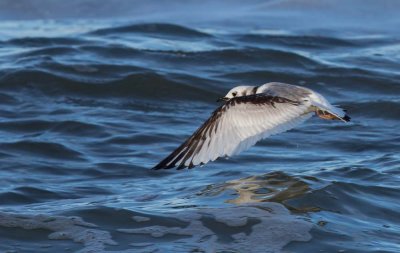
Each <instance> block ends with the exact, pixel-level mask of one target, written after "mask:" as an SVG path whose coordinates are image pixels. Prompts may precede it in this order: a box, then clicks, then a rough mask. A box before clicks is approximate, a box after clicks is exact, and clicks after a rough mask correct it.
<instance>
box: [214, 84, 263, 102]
mask: <svg viewBox="0 0 400 253" xmlns="http://www.w3.org/2000/svg"><path fill="white" fill-rule="evenodd" d="M255 88H256V86H244V85H242V86H237V87H235V88H233V89H231V90H230V91H229V92H228V93H227V94H226V95H225V97H221V98H219V99H218V100H217V101H218V102H219V101H229V100H230V99H232V98H234V97H241V96H248V95H253V94H255V91H256V89H255Z"/></svg>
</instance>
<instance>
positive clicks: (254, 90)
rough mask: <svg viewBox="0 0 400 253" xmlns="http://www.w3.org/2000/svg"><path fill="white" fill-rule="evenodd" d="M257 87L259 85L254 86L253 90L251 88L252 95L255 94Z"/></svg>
mask: <svg viewBox="0 0 400 253" xmlns="http://www.w3.org/2000/svg"><path fill="white" fill-rule="evenodd" d="M258 87H260V86H256V87H254V88H253V90H252V93H253V95H255V94H257V90H258Z"/></svg>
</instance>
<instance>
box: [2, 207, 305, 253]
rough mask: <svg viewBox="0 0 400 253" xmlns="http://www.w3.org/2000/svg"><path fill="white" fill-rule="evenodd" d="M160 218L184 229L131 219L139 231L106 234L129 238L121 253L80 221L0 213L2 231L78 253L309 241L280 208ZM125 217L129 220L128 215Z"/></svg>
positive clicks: (268, 246)
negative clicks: (36, 233)
mask: <svg viewBox="0 0 400 253" xmlns="http://www.w3.org/2000/svg"><path fill="white" fill-rule="evenodd" d="M152 215H155V214H152ZM159 217H160V218H163V217H165V218H166V219H167V220H176V221H178V222H179V224H182V225H179V226H165V225H159V224H157V220H159V219H150V218H148V217H145V216H133V217H132V219H133V220H134V221H135V222H137V223H138V224H140V226H141V227H139V228H138V227H137V226H136V225H135V226H134V228H129V227H128V228H126V226H124V228H118V227H112V228H107V230H109V231H115V230H116V231H118V232H120V233H125V234H131V235H132V238H131V239H129V240H128V241H124V242H121V243H122V244H125V246H128V247H131V248H129V249H125V250H122V251H121V250H120V251H116V250H115V249H112V248H113V247H112V246H113V245H118V244H117V242H116V241H115V240H113V239H112V237H111V233H110V232H109V231H107V230H106V229H103V228H101V227H97V226H96V225H95V224H91V223H87V222H85V221H83V220H82V219H81V218H79V217H66V216H50V215H18V214H14V213H6V212H0V226H2V227H18V228H23V229H47V230H49V235H48V238H49V239H51V240H71V241H74V242H78V243H81V244H82V246H83V248H82V249H81V250H80V251H78V252H79V253H88V252H96V253H103V252H113V253H117V252H119V253H127V252H153V251H154V252H192V251H196V252H197V251H199V252H219V251H229V252H231V251H233V252H254V253H258V252H262V253H265V252H281V251H282V248H283V247H284V246H285V245H287V244H288V243H290V242H291V241H307V240H309V239H310V238H311V236H310V234H309V231H310V229H311V227H312V224H311V223H309V222H306V221H305V220H304V219H302V218H300V217H299V216H294V215H291V214H290V212H289V211H288V210H287V209H286V208H285V207H284V206H282V205H281V204H278V203H270V202H266V203H252V204H246V205H243V204H242V205H234V206H227V207H220V208H199V209H186V210H181V211H179V212H173V213H163V214H162V216H159ZM126 218H127V219H128V220H129V216H126ZM119 219H120V218H119ZM161 220H163V219H161ZM144 221H146V222H144ZM110 222H112V219H111V220H110ZM111 224H112V223H111ZM126 224H129V223H128V222H127V223H126ZM135 235H136V236H135ZM138 235H141V236H138ZM143 236H148V239H147V240H146V241H142V240H143ZM171 236H172V237H171ZM125 246H124V247H125Z"/></svg>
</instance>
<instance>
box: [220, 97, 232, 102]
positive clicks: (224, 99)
mask: <svg viewBox="0 0 400 253" xmlns="http://www.w3.org/2000/svg"><path fill="white" fill-rule="evenodd" d="M228 100H229V98H227V97H220V98H218V99H217V102H221V101H228Z"/></svg>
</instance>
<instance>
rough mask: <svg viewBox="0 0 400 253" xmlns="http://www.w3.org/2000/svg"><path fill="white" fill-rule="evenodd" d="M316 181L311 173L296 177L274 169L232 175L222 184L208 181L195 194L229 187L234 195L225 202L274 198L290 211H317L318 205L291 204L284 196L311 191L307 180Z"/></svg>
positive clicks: (270, 199)
mask: <svg viewBox="0 0 400 253" xmlns="http://www.w3.org/2000/svg"><path fill="white" fill-rule="evenodd" d="M318 181H319V180H318V179H317V178H314V177H309V176H308V177H297V176H291V175H288V174H286V173H284V172H280V171H275V172H270V173H266V174H262V175H257V176H250V177H245V178H240V179H235V180H231V181H227V182H225V183H222V184H212V185H209V186H207V187H206V188H205V189H204V190H202V191H201V192H200V193H199V194H198V195H200V196H217V195H220V194H222V193H224V192H226V191H232V190H233V191H234V194H233V196H235V198H233V199H228V200H226V202H227V203H232V204H243V203H256V202H278V203H281V204H283V205H285V206H286V207H287V208H288V209H290V210H291V211H294V212H296V211H298V212H309V211H319V210H320V209H319V208H318V207H313V206H304V207H298V206H296V207H294V206H291V205H290V204H289V203H288V200H291V199H294V198H298V197H300V196H304V195H305V194H307V193H310V192H312V188H311V187H310V184H311V183H312V182H318Z"/></svg>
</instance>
